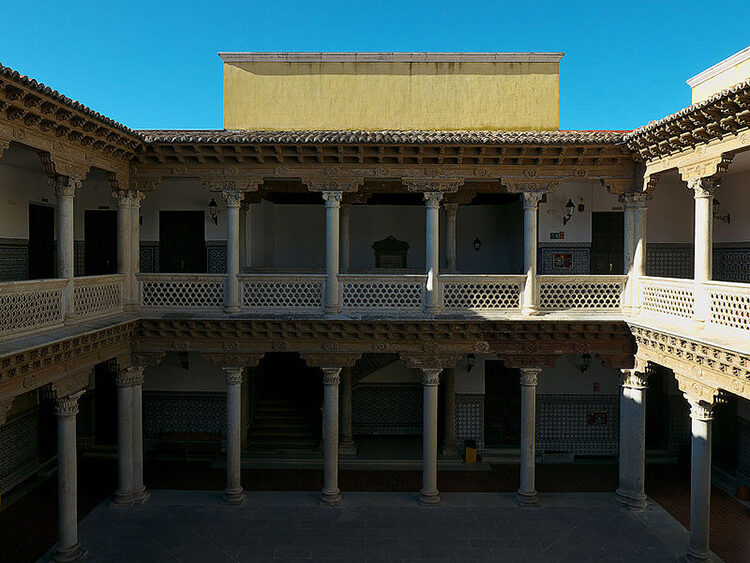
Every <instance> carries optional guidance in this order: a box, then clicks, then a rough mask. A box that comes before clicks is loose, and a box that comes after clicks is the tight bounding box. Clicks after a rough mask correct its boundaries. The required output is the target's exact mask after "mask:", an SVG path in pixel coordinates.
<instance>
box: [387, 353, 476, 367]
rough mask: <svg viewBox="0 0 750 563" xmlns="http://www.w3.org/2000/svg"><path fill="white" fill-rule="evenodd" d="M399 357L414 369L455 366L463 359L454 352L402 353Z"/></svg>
mask: <svg viewBox="0 0 750 563" xmlns="http://www.w3.org/2000/svg"><path fill="white" fill-rule="evenodd" d="M399 357H400V358H401V360H402V361H403V362H404V363H405V364H406V366H407V367H410V368H412V369H421V370H435V369H440V370H442V369H447V368H454V367H456V364H457V363H458V361H459V360H460V359H461V357H462V356H460V355H453V354H400V355H399Z"/></svg>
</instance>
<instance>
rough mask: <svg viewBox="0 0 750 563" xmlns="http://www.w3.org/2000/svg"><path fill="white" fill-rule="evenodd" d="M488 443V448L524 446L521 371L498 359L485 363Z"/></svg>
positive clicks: (486, 436)
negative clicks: (522, 436)
mask: <svg viewBox="0 0 750 563" xmlns="http://www.w3.org/2000/svg"><path fill="white" fill-rule="evenodd" d="M484 366H485V368H484V387H485V396H484V440H485V444H486V447H496V448H497V447H500V448H508V447H511V448H512V447H519V446H520V445H521V384H520V383H519V374H518V370H516V369H510V368H506V367H505V366H504V365H503V363H502V362H500V361H498V360H488V361H486V362H485V363H484Z"/></svg>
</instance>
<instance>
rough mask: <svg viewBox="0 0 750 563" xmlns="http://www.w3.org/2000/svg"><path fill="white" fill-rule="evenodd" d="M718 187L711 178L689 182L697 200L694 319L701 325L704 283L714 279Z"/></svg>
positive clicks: (703, 311)
mask: <svg viewBox="0 0 750 563" xmlns="http://www.w3.org/2000/svg"><path fill="white" fill-rule="evenodd" d="M716 185H717V184H716V182H714V181H713V180H711V179H709V178H696V179H693V180H689V181H688V188H690V189H691V190H693V197H694V198H695V238H694V245H695V262H694V264H693V266H694V268H693V278H694V280H695V312H694V315H693V319H694V320H695V321H696V322H699V323H701V324H702V323H704V322H705V321H706V311H705V309H706V307H705V299H704V291H703V282H706V281H709V280H710V279H711V277H712V271H711V270H712V266H713V234H714V218H713V204H714V193H715V189H716Z"/></svg>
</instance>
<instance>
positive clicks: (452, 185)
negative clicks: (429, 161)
mask: <svg viewBox="0 0 750 563" xmlns="http://www.w3.org/2000/svg"><path fill="white" fill-rule="evenodd" d="M401 182H402V183H403V185H404V186H405V187H406V189H407V190H408V191H410V192H413V193H454V192H457V191H458V189H459V188H460V187H461V186H463V185H464V182H465V179H464V178H430V177H427V178H401Z"/></svg>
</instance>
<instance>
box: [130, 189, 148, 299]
mask: <svg viewBox="0 0 750 563" xmlns="http://www.w3.org/2000/svg"><path fill="white" fill-rule="evenodd" d="M144 197H145V196H144V194H143V192H141V191H132V192H130V198H131V208H130V272H131V276H130V280H129V281H130V295H131V298H132V300H133V303H135V304H136V305H137V304H138V302H139V295H138V279H137V278H136V274H137V273H138V272H140V271H141V201H143V198H144ZM126 283H127V282H126Z"/></svg>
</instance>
